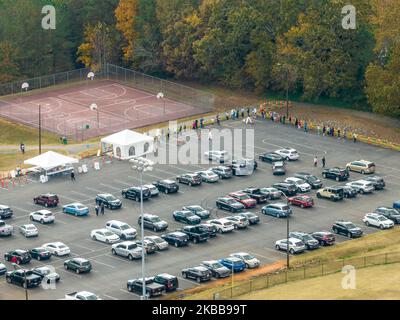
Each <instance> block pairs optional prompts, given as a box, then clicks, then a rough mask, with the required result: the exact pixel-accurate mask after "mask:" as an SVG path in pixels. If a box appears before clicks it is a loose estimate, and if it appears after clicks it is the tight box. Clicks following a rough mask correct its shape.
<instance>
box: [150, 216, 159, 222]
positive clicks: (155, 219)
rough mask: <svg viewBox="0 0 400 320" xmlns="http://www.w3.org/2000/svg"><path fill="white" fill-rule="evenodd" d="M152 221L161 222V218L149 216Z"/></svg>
mask: <svg viewBox="0 0 400 320" xmlns="http://www.w3.org/2000/svg"><path fill="white" fill-rule="evenodd" d="M151 221H152V222H161V219H160V218H159V217H153V218H151Z"/></svg>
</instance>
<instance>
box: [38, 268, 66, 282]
mask: <svg viewBox="0 0 400 320" xmlns="http://www.w3.org/2000/svg"><path fill="white" fill-rule="evenodd" d="M54 270H55V268H53V267H49V266H43V267H37V268H35V269H32V271H33V272H34V273H35V274H37V275H40V276H42V277H44V278H45V279H43V280H46V283H48V284H49V283H54V282H57V281H60V275H59V274H58V273H56V272H54ZM43 280H42V281H43Z"/></svg>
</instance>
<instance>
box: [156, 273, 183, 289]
mask: <svg viewBox="0 0 400 320" xmlns="http://www.w3.org/2000/svg"><path fill="white" fill-rule="evenodd" d="M153 281H154V282H155V283H158V284H162V285H163V286H164V288H165V292H171V291H175V290H176V289H178V287H179V281H178V278H177V277H175V276H173V275H171V274H168V273H161V274H158V275H156V276H155V277H154V278H153Z"/></svg>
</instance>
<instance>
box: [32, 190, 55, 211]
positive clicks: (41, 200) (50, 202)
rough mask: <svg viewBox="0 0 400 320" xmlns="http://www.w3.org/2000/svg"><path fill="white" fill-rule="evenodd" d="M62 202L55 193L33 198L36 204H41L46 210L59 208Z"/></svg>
mask: <svg viewBox="0 0 400 320" xmlns="http://www.w3.org/2000/svg"><path fill="white" fill-rule="evenodd" d="M59 202H60V200H59V198H58V196H57V195H56V194H54V193H46V194H41V195H38V196H37V197H35V198H33V203H34V204H40V205H42V206H44V207H46V208H48V207H57V206H58V204H59Z"/></svg>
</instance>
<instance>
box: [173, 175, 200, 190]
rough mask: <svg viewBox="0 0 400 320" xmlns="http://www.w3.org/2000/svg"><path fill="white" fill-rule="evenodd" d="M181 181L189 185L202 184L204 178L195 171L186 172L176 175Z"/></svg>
mask: <svg viewBox="0 0 400 320" xmlns="http://www.w3.org/2000/svg"><path fill="white" fill-rule="evenodd" d="M176 181H178V182H179V183H183V184H187V185H188V186H189V187H191V186H198V185H201V183H202V179H201V177H200V176H199V175H197V174H195V173H184V174H181V175H179V176H177V177H176Z"/></svg>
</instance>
